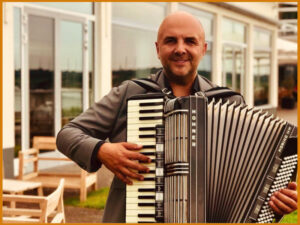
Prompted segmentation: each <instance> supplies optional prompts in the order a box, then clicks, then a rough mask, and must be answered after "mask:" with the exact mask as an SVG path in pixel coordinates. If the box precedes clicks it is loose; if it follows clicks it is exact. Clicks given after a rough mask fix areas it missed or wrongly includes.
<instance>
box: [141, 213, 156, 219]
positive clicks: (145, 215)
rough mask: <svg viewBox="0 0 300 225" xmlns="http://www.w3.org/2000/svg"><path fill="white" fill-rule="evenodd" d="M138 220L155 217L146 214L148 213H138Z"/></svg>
mask: <svg viewBox="0 0 300 225" xmlns="http://www.w3.org/2000/svg"><path fill="white" fill-rule="evenodd" d="M138 217H139V218H147V217H155V214H150V213H149V214H148V213H139V214H138Z"/></svg>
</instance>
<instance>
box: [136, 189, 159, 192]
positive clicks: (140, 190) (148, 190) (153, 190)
mask: <svg viewBox="0 0 300 225" xmlns="http://www.w3.org/2000/svg"><path fill="white" fill-rule="evenodd" d="M138 192H155V189H154V188H138Z"/></svg>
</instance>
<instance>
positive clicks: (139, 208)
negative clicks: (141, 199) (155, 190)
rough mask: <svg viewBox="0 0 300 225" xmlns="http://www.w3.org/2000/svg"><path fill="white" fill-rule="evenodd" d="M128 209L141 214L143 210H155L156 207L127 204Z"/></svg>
mask: <svg viewBox="0 0 300 225" xmlns="http://www.w3.org/2000/svg"><path fill="white" fill-rule="evenodd" d="M126 209H131V210H137V211H138V212H140V211H141V210H143V209H148V210H153V209H154V210H155V206H138V203H133V204H127V205H126Z"/></svg>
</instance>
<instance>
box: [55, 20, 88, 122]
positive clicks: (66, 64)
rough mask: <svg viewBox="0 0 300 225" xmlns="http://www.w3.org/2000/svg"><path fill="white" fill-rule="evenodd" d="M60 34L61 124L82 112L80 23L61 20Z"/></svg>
mask: <svg viewBox="0 0 300 225" xmlns="http://www.w3.org/2000/svg"><path fill="white" fill-rule="evenodd" d="M60 34H61V36H60V37H61V42H60V51H61V55H60V65H61V75H62V90H61V94H62V126H63V125H65V124H66V123H68V122H69V121H70V120H72V119H73V118H75V117H76V116H77V115H79V114H80V113H81V112H82V60H83V59H82V45H83V44H82V41H83V40H82V24H79V23H75V22H69V21H62V22H61V26H60ZM70 37H72V38H70Z"/></svg>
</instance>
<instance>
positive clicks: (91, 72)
mask: <svg viewBox="0 0 300 225" xmlns="http://www.w3.org/2000/svg"><path fill="white" fill-rule="evenodd" d="M88 26H89V28H88V30H89V38H88V40H89V43H88V51H89V101H90V102H89V103H90V104H89V105H92V104H93V103H94V85H95V80H94V23H93V22H89V25H88Z"/></svg>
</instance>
